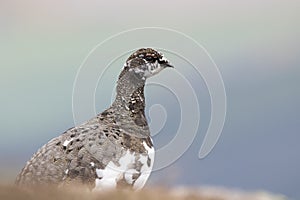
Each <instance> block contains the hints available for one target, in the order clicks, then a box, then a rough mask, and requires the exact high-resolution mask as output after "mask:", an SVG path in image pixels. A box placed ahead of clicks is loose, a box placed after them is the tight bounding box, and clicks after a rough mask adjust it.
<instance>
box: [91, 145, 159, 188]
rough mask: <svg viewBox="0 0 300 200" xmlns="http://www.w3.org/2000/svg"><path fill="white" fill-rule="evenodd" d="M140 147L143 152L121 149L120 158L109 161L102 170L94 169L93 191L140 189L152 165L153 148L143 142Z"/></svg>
mask: <svg viewBox="0 0 300 200" xmlns="http://www.w3.org/2000/svg"><path fill="white" fill-rule="evenodd" d="M142 145H143V146H144V148H145V151H144V152H135V151H132V150H129V149H125V148H123V149H122V156H121V157H119V158H118V160H111V161H110V162H109V163H108V164H107V165H106V166H105V167H104V168H103V169H98V168H96V169H95V170H96V174H97V178H96V180H95V190H98V189H105V188H117V187H132V188H133V189H141V188H142V187H143V186H144V185H145V183H146V181H147V179H148V177H149V175H150V173H151V170H152V167H153V163H154V147H153V146H149V144H147V143H146V142H145V141H143V143H142Z"/></svg>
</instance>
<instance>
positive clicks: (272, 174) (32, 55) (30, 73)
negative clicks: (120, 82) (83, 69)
mask: <svg viewBox="0 0 300 200" xmlns="http://www.w3.org/2000/svg"><path fill="white" fill-rule="evenodd" d="M299 8H300V2H299V1H296V0H295V1H279V0H278V1H277V0H266V1H258V0H253V1H247V2H245V1H243V2H242V1H236V0H229V1H222V2H219V1H184V2H183V1H156V0H154V1H123V2H122V1H110V2H108V1H78V0H77V1H67V0H62V1H50V0H44V1H37V0H26V1H16V0H10V1H8V0H7V1H5V0H4V1H3V0H2V1H1V2H0V67H1V71H0V91H1V92H0V111H1V112H0V113H1V114H0V123H1V126H0V135H1V139H0V182H1V183H13V181H14V178H15V176H16V175H17V173H18V172H19V171H20V170H21V168H22V167H23V166H24V164H25V162H26V161H27V160H28V159H29V158H30V157H31V156H32V154H33V153H34V152H35V151H36V150H37V149H38V148H39V147H41V146H42V145H43V144H44V143H46V142H47V141H48V140H49V139H51V138H53V137H55V136H57V135H59V134H60V133H62V132H64V131H65V130H66V129H68V128H70V127H72V126H74V120H73V113H72V90H73V83H74V80H75V76H76V73H77V70H78V69H79V66H80V64H81V63H82V61H83V60H84V58H85V57H86V56H87V54H88V53H89V52H90V51H91V49H92V48H94V47H95V46H96V45H97V44H99V43H100V42H101V41H103V40H105V39H106V38H108V37H110V36H111V35H113V34H116V33H118V32H120V31H124V30H127V29H131V28H137V27H144V26H158V27H166V28H171V29H175V30H178V31H181V32H184V33H185V34H187V35H189V36H191V37H192V38H194V39H195V40H197V41H198V42H199V43H200V44H202V45H203V46H204V47H205V48H206V50H207V51H208V52H209V53H210V55H211V56H212V58H213V59H214V61H215V62H216V64H217V65H218V67H219V70H220V72H221V75H222V77H223V81H224V84H225V88H226V94H227V117H226V122H225V126H224V129H223V132H222V135H221V137H220V140H219V141H218V143H217V145H216V146H215V148H214V149H213V151H212V152H211V153H210V154H209V155H208V156H207V157H206V158H205V159H202V160H199V159H198V152H199V147H200V146H201V144H202V142H203V138H204V134H205V130H206V128H207V124H208V122H209V118H210V110H209V106H210V105H209V94H208V93H207V91H206V87H205V84H204V83H203V81H202V80H201V78H199V80H198V81H199V88H198V91H199V93H197V95H198V96H199V98H200V99H203V101H201V102H200V108H201V123H200V129H199V131H198V134H197V137H196V138H195V140H194V142H193V144H192V145H191V146H190V148H189V149H188V150H187V151H186V152H185V153H184V154H183V156H182V157H181V158H180V159H179V160H177V161H176V162H175V163H173V164H172V165H170V166H169V167H167V168H164V169H162V170H159V171H156V172H154V173H153V174H152V175H151V177H150V179H149V182H148V185H159V184H160V185H164V186H170V187H171V186H182V185H183V186H195V187H196V186H218V187H226V188H235V189H240V190H246V191H257V190H266V191H270V192H273V193H281V194H284V195H286V196H288V197H290V198H295V199H297V198H298V199H299V198H300V190H299V185H300V173H299V171H300V170H299V169H300V146H299V145H298V143H299V141H300V135H299V130H300V106H299V102H300V90H299V85H300V66H299V65H300V58H299V52H300V47H299V46H300V44H299V42H300V39H299V35H300V26H299V25H300V24H299V19H300V13H299ZM145 37H147V35H145ZM124 42H125V41H124ZM119 45H120V46H122V44H119ZM110 48H111V49H117V48H118V46H112V47H110ZM137 48H138V47H137ZM129 50H130V49H129ZM125 57H126V56H125ZM125 57H124V59H125ZM122 59H123V58H122ZM122 59H121V61H122ZM99 67H104V66H99ZM115 67H116V69H117V70H115V71H112V74H114V78H115V79H114V80H113V82H112V80H108V81H106V82H105V84H106V85H110V86H109V87H111V88H113V87H114V85H115V81H116V78H117V75H118V71H119V70H118V67H121V66H115ZM167 76H169V74H168V73H163V74H161V77H167ZM103 84H104V83H103ZM103 87H104V86H102V88H103ZM98 88H99V90H98V91H97V95H96V103H95V104H96V105H95V106H96V109H97V112H101V111H102V110H103V109H104V108H106V107H107V106H109V104H110V97H107V95H104V93H101V83H99V86H98ZM196 89H197V88H196ZM110 92H111V91H110ZM161 93H162V92H160V91H158V90H155V88H151V87H150V88H149V89H148V90H146V96H147V102H149V104H147V106H151V104H154V103H161V102H160V101H162V100H161V98H160V95H161ZM150 94H151V95H150ZM171 96H172V95H171ZM100 99H103V100H102V101H100ZM166 101H167V102H168V101H169V100H168V98H167V100H166ZM169 102H171V103H170V104H172V105H173V103H174V105H176V102H175V101H174V102H172V101H169ZM147 108H149V107H147ZM169 110H171V111H172V112H173V113H172V115H171V116H172V117H169V118H168V119H167V122H166V124H165V127H164V128H163V129H162V130H161V132H160V133H159V134H157V135H155V137H154V142H155V144H156V146H158V147H159V146H163V145H164V144H165V143H167V142H168V141H169V140H171V139H172V137H173V135H172V131H173V128H174V127H175V128H176V126H177V125H176V124H178V117H176V116H179V114H180V112H179V111H177V108H169V109H167V111H169ZM202 116H203V117H202ZM91 117H92V116H91ZM148 117H149V116H148ZM87 119H88V118H87ZM202 124H203V126H201V125H202ZM174 125H175V126H174ZM151 129H155V127H153V126H152V127H151Z"/></svg>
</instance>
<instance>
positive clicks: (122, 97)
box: [16, 48, 172, 189]
mask: <svg viewBox="0 0 300 200" xmlns="http://www.w3.org/2000/svg"><path fill="white" fill-rule="evenodd" d="M167 67H172V66H171V65H170V63H169V61H168V60H166V59H165V58H164V57H163V55H162V54H161V53H159V52H157V51H156V50H154V49H152V48H142V49H139V50H137V51H136V52H135V53H133V54H132V55H131V56H130V57H129V58H128V59H127V61H126V63H125V65H124V68H123V70H122V72H121V74H120V75H119V79H118V82H117V88H116V91H117V94H116V99H115V101H114V102H113V103H112V105H111V106H110V107H109V108H108V109H106V110H105V111H103V112H102V113H100V114H98V115H97V116H96V117H94V118H92V119H90V120H88V121H87V122H85V123H83V124H82V125H80V126H77V127H74V128H71V129H69V130H67V131H65V132H64V133H63V134H62V135H60V136H58V137H56V138H54V139H52V140H51V141H49V142H48V143H47V144H45V145H44V146H43V147H41V148H40V149H39V150H38V152H37V153H35V154H34V155H33V157H32V158H31V159H30V160H29V161H28V162H27V164H26V166H25V167H24V168H23V170H22V171H21V173H20V174H19V175H18V177H17V179H16V183H17V184H18V185H21V186H35V185H44V184H47V185H48V184H51V185H58V186H65V185H72V184H85V185H87V186H88V187H89V188H91V189H105V188H119V187H124V186H125V187H130V188H133V189H140V188H142V187H143V186H144V184H145V183H146V181H147V179H148V177H149V175H150V172H151V170H152V166H153V162H154V147H153V144H152V140H151V137H150V131H149V127H148V123H147V120H146V117H145V112H144V109H145V98H144V86H145V81H146V79H147V78H149V77H151V76H153V75H155V74H157V73H159V72H160V71H161V70H163V69H165V68H167Z"/></svg>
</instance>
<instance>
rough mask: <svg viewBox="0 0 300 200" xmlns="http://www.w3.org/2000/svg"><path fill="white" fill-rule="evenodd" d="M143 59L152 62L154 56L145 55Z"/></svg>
mask: <svg viewBox="0 0 300 200" xmlns="http://www.w3.org/2000/svg"><path fill="white" fill-rule="evenodd" d="M145 59H146V60H147V61H148V62H152V61H153V60H154V58H153V57H151V56H147V57H146V58H145Z"/></svg>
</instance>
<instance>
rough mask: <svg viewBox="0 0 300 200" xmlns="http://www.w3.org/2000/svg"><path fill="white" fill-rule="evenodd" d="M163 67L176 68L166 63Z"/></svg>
mask: <svg viewBox="0 0 300 200" xmlns="http://www.w3.org/2000/svg"><path fill="white" fill-rule="evenodd" d="M163 66H164V67H165V68H167V67H171V68H174V66H173V65H171V64H170V63H164V64H163Z"/></svg>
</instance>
